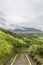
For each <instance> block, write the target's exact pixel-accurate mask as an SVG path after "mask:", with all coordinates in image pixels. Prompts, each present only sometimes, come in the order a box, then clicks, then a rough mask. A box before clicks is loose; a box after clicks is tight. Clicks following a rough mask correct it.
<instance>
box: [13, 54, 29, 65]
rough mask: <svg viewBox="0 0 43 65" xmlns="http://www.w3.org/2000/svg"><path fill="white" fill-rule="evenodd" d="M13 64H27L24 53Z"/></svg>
mask: <svg viewBox="0 0 43 65" xmlns="http://www.w3.org/2000/svg"><path fill="white" fill-rule="evenodd" d="M13 65H28V62H27V59H26V57H25V54H21V55H20V56H19V58H18V59H17V60H16V61H15V63H14V64H13Z"/></svg>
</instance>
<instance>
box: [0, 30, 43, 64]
mask: <svg viewBox="0 0 43 65" xmlns="http://www.w3.org/2000/svg"><path fill="white" fill-rule="evenodd" d="M25 50H28V51H29V53H30V54H31V55H32V56H34V58H36V59H37V60H38V61H39V62H41V63H42V62H43V37H41V36H38V37H36V38H35V37H34V36H33V37H30V36H26V35H25V34H24V33H23V34H17V33H12V32H10V31H7V30H4V29H0V65H6V63H7V62H8V61H9V60H10V59H11V57H12V56H15V55H16V54H17V53H21V52H23V51H25Z"/></svg>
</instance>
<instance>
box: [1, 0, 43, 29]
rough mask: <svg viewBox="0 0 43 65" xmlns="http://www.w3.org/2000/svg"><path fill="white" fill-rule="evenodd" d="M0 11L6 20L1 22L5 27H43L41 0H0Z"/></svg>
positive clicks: (42, 5)
mask: <svg viewBox="0 0 43 65" xmlns="http://www.w3.org/2000/svg"><path fill="white" fill-rule="evenodd" d="M0 11H1V12H3V13H4V14H2V13H0V16H3V17H5V18H6V19H7V20H8V21H7V22H6V23H5V22H2V23H3V24H6V28H7V27H9V28H13V27H14V26H15V25H20V26H29V27H36V28H39V29H43V0H0ZM4 15H6V16H4ZM3 20H4V19H3ZM13 20H14V21H13ZM4 21H6V20H4ZM12 24H13V26H12Z"/></svg>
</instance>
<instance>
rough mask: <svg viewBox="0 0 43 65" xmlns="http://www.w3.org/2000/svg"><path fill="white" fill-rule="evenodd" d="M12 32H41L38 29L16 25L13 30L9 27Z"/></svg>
mask: <svg viewBox="0 0 43 65" xmlns="http://www.w3.org/2000/svg"><path fill="white" fill-rule="evenodd" d="M9 31H12V32H42V31H41V30H40V29H35V28H28V27H17V28H15V29H14V30H12V29H9Z"/></svg>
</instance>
